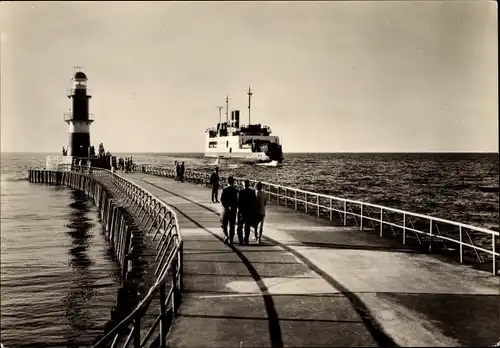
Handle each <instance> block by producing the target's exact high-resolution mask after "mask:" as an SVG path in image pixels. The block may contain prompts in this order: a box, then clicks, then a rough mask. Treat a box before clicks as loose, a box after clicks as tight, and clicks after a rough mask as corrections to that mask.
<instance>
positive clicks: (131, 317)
mask: <svg viewBox="0 0 500 348" xmlns="http://www.w3.org/2000/svg"><path fill="white" fill-rule="evenodd" d="M57 168H58V169H57V170H64V169H65V168H69V169H70V170H73V169H78V170H88V169H89V168H90V169H91V170H92V171H93V173H99V172H104V173H107V174H111V175H112V176H114V177H116V178H118V179H119V180H121V181H124V182H126V183H127V184H129V185H131V186H132V187H135V188H136V189H137V190H140V191H142V192H144V193H145V194H146V195H149V196H150V197H152V199H153V200H155V201H156V202H157V203H159V204H160V205H162V206H163V207H164V208H165V209H166V212H169V213H170V214H172V216H173V220H174V221H175V228H176V237H177V238H173V239H174V242H175V243H176V244H175V247H174V248H173V249H172V251H171V252H170V254H169V257H168V259H167V264H166V265H165V266H164V267H163V270H162V272H161V273H160V274H159V275H158V277H157V278H156V281H155V283H154V284H153V285H152V286H151V287H150V289H149V291H148V293H147V294H146V295H145V296H144V298H143V299H142V300H141V302H139V303H138V304H137V306H136V307H135V308H134V310H132V312H131V313H130V314H129V315H128V316H127V317H125V318H124V319H123V320H121V321H120V322H119V323H118V324H117V325H116V326H115V327H114V328H113V329H112V330H110V331H109V332H107V333H106V334H105V335H104V336H103V337H102V338H101V339H100V340H99V341H98V342H97V343H95V344H94V346H99V345H100V344H102V343H103V342H106V341H107V340H108V339H110V338H111V337H112V336H113V335H116V334H117V332H118V331H119V330H121V329H122V328H123V327H125V326H127V325H129V324H130V323H131V322H132V321H133V320H134V316H136V315H137V313H138V312H139V311H140V310H142V309H143V307H144V306H145V305H149V304H148V302H149V300H151V297H152V296H153V295H154V294H155V293H156V292H157V291H158V290H159V289H160V286H161V285H162V283H164V282H165V281H166V278H167V277H168V275H169V271H170V270H171V269H172V266H173V264H174V262H177V260H176V258H175V257H172V255H177V254H178V253H179V252H180V250H181V248H182V243H183V239H182V235H181V230H180V227H179V221H178V219H177V214H176V213H175V211H174V210H173V209H172V208H171V207H169V206H168V204H166V203H165V202H163V201H162V200H160V199H159V198H157V197H156V196H155V195H153V194H152V193H151V192H149V191H148V190H146V189H144V188H142V187H140V186H139V185H137V184H135V183H134V182H132V181H131V180H128V179H127V178H124V177H123V176H121V175H118V174H117V173H115V172H113V171H111V170H108V169H103V168H96V167H87V166H80V165H75V164H61V165H59V166H58V167H57ZM124 267H125V266H124ZM145 313H146V311H144V313H142V314H143V315H144V314H145Z"/></svg>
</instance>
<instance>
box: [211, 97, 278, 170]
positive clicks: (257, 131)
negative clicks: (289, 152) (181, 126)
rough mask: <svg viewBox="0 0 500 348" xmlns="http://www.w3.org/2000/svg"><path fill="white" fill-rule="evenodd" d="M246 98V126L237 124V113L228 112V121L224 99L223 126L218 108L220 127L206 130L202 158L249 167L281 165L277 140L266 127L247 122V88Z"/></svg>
mask: <svg viewBox="0 0 500 348" xmlns="http://www.w3.org/2000/svg"><path fill="white" fill-rule="evenodd" d="M247 94H248V124H247V125H242V124H240V111H239V110H233V111H231V115H230V116H231V117H230V118H229V114H228V112H229V98H228V97H227V96H226V122H221V114H220V112H221V110H222V107H219V123H217V125H216V127H212V128H208V129H206V130H205V156H206V157H214V158H223V159H234V160H238V161H243V162H249V163H259V162H261V163H265V162H272V161H276V162H278V163H282V162H283V151H282V147H281V144H280V139H279V137H277V136H274V135H272V130H271V128H270V127H269V126H266V125H261V124H252V123H251V122H250V110H251V109H250V106H251V104H250V103H251V97H252V95H253V93H252V91H251V90H250V88H249V89H248V93H247Z"/></svg>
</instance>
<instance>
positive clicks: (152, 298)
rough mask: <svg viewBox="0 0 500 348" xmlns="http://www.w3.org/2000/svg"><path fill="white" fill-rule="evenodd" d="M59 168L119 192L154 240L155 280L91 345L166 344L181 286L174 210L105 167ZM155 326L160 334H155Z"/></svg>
mask: <svg viewBox="0 0 500 348" xmlns="http://www.w3.org/2000/svg"><path fill="white" fill-rule="evenodd" d="M58 169H59V170H61V171H68V170H71V171H73V172H80V173H82V174H84V175H89V176H92V177H95V178H96V179H97V180H98V181H99V182H101V183H102V184H103V185H106V186H107V187H109V186H114V187H112V189H113V190H119V191H121V192H122V196H123V197H124V203H125V204H126V205H127V206H129V207H131V210H132V211H131V213H132V214H133V215H134V216H135V217H137V218H138V220H140V223H141V225H142V226H143V229H144V232H145V234H149V235H152V241H153V242H154V241H156V245H155V248H156V251H157V254H156V258H155V272H154V274H155V276H156V281H155V282H154V284H153V285H152V286H151V287H150V289H149V291H148V293H147V294H146V295H145V296H144V298H143V299H142V300H141V301H140V302H139V304H138V305H137V306H136V308H135V309H134V310H133V311H132V312H131V313H130V314H129V315H128V316H127V317H126V318H124V319H123V320H122V321H121V322H120V323H119V324H118V325H116V326H115V327H114V328H113V329H112V330H110V331H109V332H107V333H106V334H105V335H104V337H103V338H101V339H100V340H99V341H98V342H97V343H96V344H95V345H94V347H96V348H97V347H118V346H119V344H121V346H122V347H128V346H129V345H130V343H131V342H132V341H133V347H135V348H138V347H145V346H146V344H147V343H148V342H149V343H150V341H151V340H155V339H156V340H157V342H158V343H159V344H160V346H161V347H166V335H167V332H168V329H169V327H170V325H171V323H172V320H173V318H174V316H175V315H176V314H177V309H178V306H179V304H180V300H181V292H182V288H183V272H182V265H183V262H182V260H183V240H182V237H181V233H180V229H179V224H178V220H177V215H176V213H175V212H174V210H173V209H172V208H170V207H169V206H168V205H167V204H165V203H164V202H162V201H161V200H159V199H158V198H156V197H155V196H154V195H153V194H151V193H150V192H148V191H147V190H145V189H143V188H141V187H140V186H138V185H136V184H134V183H133V182H131V181H129V180H127V179H126V178H124V177H122V176H120V175H118V174H116V173H113V172H111V171H109V170H107V169H100V168H93V167H86V166H78V165H66V164H62V165H60V166H59V168H58ZM128 267H130V264H129V265H128ZM152 303H155V305H152ZM156 304H158V305H156ZM158 329H159V335H155V333H157V331H158Z"/></svg>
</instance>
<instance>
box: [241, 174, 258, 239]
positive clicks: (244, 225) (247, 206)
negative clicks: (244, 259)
mask: <svg viewBox="0 0 500 348" xmlns="http://www.w3.org/2000/svg"><path fill="white" fill-rule="evenodd" d="M255 205H256V196H255V191H254V190H253V189H252V188H251V187H250V181H249V180H245V188H244V189H243V190H241V191H240V193H239V196H238V229H237V233H238V239H239V241H240V245H243V244H245V245H248V244H249V238H250V227H252V225H254V219H255ZM243 230H244V232H245V235H244V236H243Z"/></svg>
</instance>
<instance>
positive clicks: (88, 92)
mask: <svg viewBox="0 0 500 348" xmlns="http://www.w3.org/2000/svg"><path fill="white" fill-rule="evenodd" d="M83 90H85V95H87V96H89V97H92V90H91V89H89V88H68V89H66V95H67V96H68V97H72V96H74V95H76V94H77V93H79V92H77V91H83ZM80 93H81V92H80Z"/></svg>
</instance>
